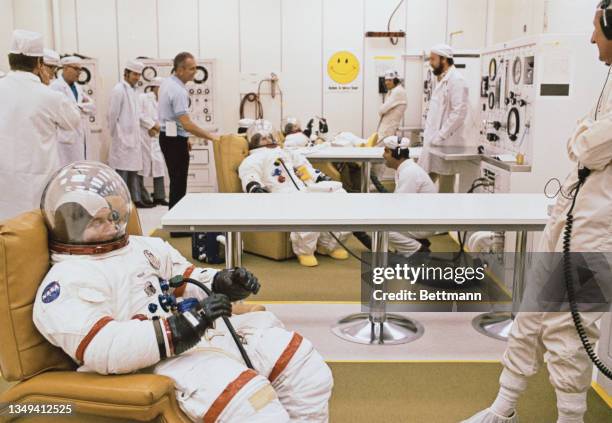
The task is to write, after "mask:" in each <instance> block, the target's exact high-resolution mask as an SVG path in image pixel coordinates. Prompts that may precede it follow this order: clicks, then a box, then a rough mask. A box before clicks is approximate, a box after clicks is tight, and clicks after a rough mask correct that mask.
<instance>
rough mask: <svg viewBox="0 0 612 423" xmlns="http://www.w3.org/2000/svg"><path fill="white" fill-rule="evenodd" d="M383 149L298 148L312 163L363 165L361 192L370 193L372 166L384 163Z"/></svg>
mask: <svg viewBox="0 0 612 423" xmlns="http://www.w3.org/2000/svg"><path fill="white" fill-rule="evenodd" d="M384 150H385V149H384V148H383V147H332V146H325V147H309V148H298V149H297V151H298V152H299V153H301V154H303V155H304V156H305V157H306V158H307V159H308V160H309V161H310V162H312V163H317V162H347V163H359V164H360V165H361V192H364V193H365V192H370V173H371V172H372V164H376V163H384V162H385V160H384V159H383V152H384ZM410 151H411V156H415V157H418V154H419V153H420V151H421V149H420V147H415V148H414V151H413V149H410Z"/></svg>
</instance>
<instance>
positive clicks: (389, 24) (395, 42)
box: [387, 0, 404, 46]
mask: <svg viewBox="0 0 612 423" xmlns="http://www.w3.org/2000/svg"><path fill="white" fill-rule="evenodd" d="M403 3H404V0H401V1H400V2H399V3H398V4H397V6H395V9H394V10H393V13H391V16H389V21H388V22H387V32H391V20H392V19H393V16H395V14H396V13H397V11H398V10H399V8H400V6H401V5H402V4H403ZM389 41H391V44H393V45H394V46H395V45H397V43H399V38H397V37H396V38H393V37H389Z"/></svg>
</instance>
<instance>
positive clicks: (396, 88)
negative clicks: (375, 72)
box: [372, 70, 408, 179]
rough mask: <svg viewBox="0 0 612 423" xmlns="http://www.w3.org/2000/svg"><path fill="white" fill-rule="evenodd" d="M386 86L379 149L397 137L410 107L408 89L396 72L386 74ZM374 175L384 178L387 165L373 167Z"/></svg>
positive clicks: (382, 105) (381, 112)
mask: <svg viewBox="0 0 612 423" xmlns="http://www.w3.org/2000/svg"><path fill="white" fill-rule="evenodd" d="M385 86H386V87H387V95H386V96H385V100H384V102H383V104H381V105H380V108H379V109H378V114H379V115H380V120H379V121H378V128H376V132H377V133H378V143H377V144H376V146H377V147H382V146H383V140H384V139H385V138H387V137H390V136H392V135H397V130H398V128H399V126H400V124H401V123H402V119H404V113H405V112H406V107H408V96H407V95H406V89H405V88H404V87H403V86H402V84H401V81H400V79H399V74H398V73H397V71H395V70H388V71H386V72H385ZM372 173H373V174H374V175H376V177H377V178H379V179H380V178H382V176H383V174H384V173H385V165H384V164H382V163H380V164H375V165H374V166H372Z"/></svg>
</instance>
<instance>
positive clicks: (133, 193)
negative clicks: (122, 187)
mask: <svg viewBox="0 0 612 423" xmlns="http://www.w3.org/2000/svg"><path fill="white" fill-rule="evenodd" d="M115 171H116V172H117V173H118V174H119V176H121V178H123V181H124V182H125V184H126V185H127V187H128V190H129V191H130V197H132V201H133V202H135V203H140V202H142V195H141V192H140V186H139V185H138V172H136V171H135V170H120V169H115Z"/></svg>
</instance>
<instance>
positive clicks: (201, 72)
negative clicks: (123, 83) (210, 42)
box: [136, 59, 215, 129]
mask: <svg viewBox="0 0 612 423" xmlns="http://www.w3.org/2000/svg"><path fill="white" fill-rule="evenodd" d="M139 60H140V61H141V62H142V63H144V65H145V67H144V69H143V70H142V78H141V79H140V82H138V85H137V87H136V89H137V90H138V91H141V92H148V91H150V90H151V88H152V87H151V85H150V82H151V81H152V80H153V78H155V77H156V76H159V77H162V78H166V77H169V76H171V72H172V60H171V59H139ZM196 63H197V68H196V74H195V77H194V79H193V81H190V82H188V83H187V84H186V88H187V92H188V93H189V117H190V118H191V120H192V121H193V122H194V123H196V124H197V125H199V126H201V127H203V128H205V129H210V128H212V127H213V126H214V125H215V114H214V111H215V109H214V65H215V61H214V59H204V60H197V62H196Z"/></svg>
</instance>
